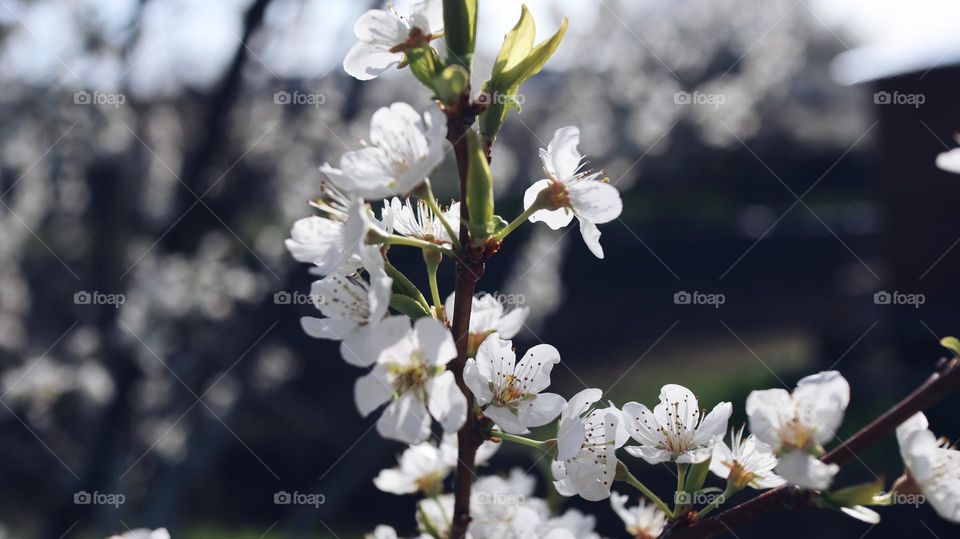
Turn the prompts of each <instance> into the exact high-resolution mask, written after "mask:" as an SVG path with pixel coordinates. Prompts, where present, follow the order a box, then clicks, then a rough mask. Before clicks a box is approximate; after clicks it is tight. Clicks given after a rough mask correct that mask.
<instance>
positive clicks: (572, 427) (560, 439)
mask: <svg viewBox="0 0 960 539" xmlns="http://www.w3.org/2000/svg"><path fill="white" fill-rule="evenodd" d="M568 406H569V403H568ZM586 438H587V429H586V427H585V426H584V424H583V421H581V420H580V419H579V418H576V417H575V418H573V419H569V420H567V421H563V420H561V421H560V428H559V429H558V431H557V458H559V459H561V460H567V459H571V458H573V457H574V456H575V455H576V454H577V453H579V452H580V448H581V447H582V446H583V441H584V440H585V439H586Z"/></svg>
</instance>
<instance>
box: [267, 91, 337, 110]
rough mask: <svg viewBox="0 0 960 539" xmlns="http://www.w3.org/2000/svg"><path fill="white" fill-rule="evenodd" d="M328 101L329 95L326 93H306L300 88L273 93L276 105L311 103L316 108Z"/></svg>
mask: <svg viewBox="0 0 960 539" xmlns="http://www.w3.org/2000/svg"><path fill="white" fill-rule="evenodd" d="M326 102H327V96H326V95H324V94H313V93H305V92H301V91H299V90H296V91H294V92H287V91H285V90H280V91H279V92H275V93H274V94H273V104H274V105H309V106H311V107H314V108H320V105H323V104H324V103H326Z"/></svg>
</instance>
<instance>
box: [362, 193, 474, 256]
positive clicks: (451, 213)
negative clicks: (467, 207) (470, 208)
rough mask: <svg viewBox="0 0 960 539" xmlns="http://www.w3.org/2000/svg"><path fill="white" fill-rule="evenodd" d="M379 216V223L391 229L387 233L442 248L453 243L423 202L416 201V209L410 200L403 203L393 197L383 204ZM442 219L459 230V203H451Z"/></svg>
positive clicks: (438, 220) (441, 224)
mask: <svg viewBox="0 0 960 539" xmlns="http://www.w3.org/2000/svg"><path fill="white" fill-rule="evenodd" d="M380 215H381V218H380V220H381V222H383V223H389V225H388V226H389V227H391V228H389V229H388V232H393V233H394V234H399V235H400V236H406V237H408V238H416V239H419V240H423V241H427V242H430V243H436V244H437V245H442V246H444V247H450V246H451V244H452V243H453V242H452V241H451V240H450V234H449V233H448V232H447V229H446V228H445V227H444V226H443V223H441V222H440V219H439V218H438V217H437V216H436V215H434V213H433V210H431V209H430V207H429V206H428V205H427V203H426V202H424V201H423V200H418V201H417V203H416V208H414V205H413V203H412V202H411V201H410V199H407V201H406V203H403V202H401V201H400V199H399V198H397V197H394V198H393V199H392V200H390V202H384V204H383V211H382V212H381V214H380ZM443 217H444V219H446V220H447V223H448V224H449V225H450V226H451V227H452V228H453V229H454V231H456V230H458V229H459V228H460V203H459V202H455V203H453V204H452V205H451V206H450V208H449V209H448V210H447V211H445V212H443Z"/></svg>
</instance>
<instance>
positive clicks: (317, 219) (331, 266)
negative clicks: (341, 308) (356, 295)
mask: <svg viewBox="0 0 960 539" xmlns="http://www.w3.org/2000/svg"><path fill="white" fill-rule="evenodd" d="M320 192H321V194H320V196H319V197H318V198H317V200H316V201H312V202H311V203H310V204H311V205H312V206H314V207H315V208H317V209H319V210H320V212H321V215H312V216H310V217H305V218H303V219H300V220H298V221H296V222H295V223H294V224H293V228H292V229H291V230H290V238H288V239H287V240H286V241H284V245H285V246H286V247H287V250H289V251H290V254H291V255H293V258H294V259H296V260H297V261H298V262H306V263H309V264H314V265H315V266H316V268H315V271H316V272H317V273H319V274H321V275H326V274H327V273H330V272H332V271H334V270H337V269H340V270H341V271H346V272H350V271H352V270H354V269H356V268H357V267H358V266H359V263H360V260H359V257H358V256H356V254H355V251H354V250H353V249H350V247H351V246H350V245H347V243H348V238H347V237H346V229H345V227H346V223H347V220H348V219H349V216H350V214H351V212H355V211H357V208H358V207H360V206H362V205H363V201H361V200H360V199H359V198H357V197H355V196H354V195H353V194H352V193H350V192H347V191H343V190H341V189H340V188H338V187H337V186H335V185H334V184H332V183H331V182H329V181H324V182H322V183H321V185H320Z"/></svg>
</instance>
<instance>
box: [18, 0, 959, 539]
mask: <svg viewBox="0 0 960 539" xmlns="http://www.w3.org/2000/svg"><path fill="white" fill-rule="evenodd" d="M401 4H402V2H401ZM480 4H481V13H480V26H481V35H480V44H479V51H480V53H479V54H478V58H477V61H476V77H477V80H476V81H475V84H476V85H479V83H480V82H482V80H483V74H484V73H488V72H489V69H490V66H491V65H492V57H493V56H494V55H495V54H496V51H497V50H498V48H499V45H500V42H501V40H502V36H503V34H504V33H505V32H506V31H507V30H508V29H509V28H510V27H511V26H512V25H513V23H514V22H515V21H516V19H517V17H518V16H519V12H520V2H518V1H515V0H483V1H481V2H480ZM529 4H530V6H531V8H532V10H533V12H534V15H535V17H536V20H537V22H538V25H539V30H540V35H541V36H543V37H545V36H547V35H549V34H551V33H552V32H553V31H554V29H555V28H556V27H557V25H558V24H559V21H560V19H561V18H562V17H564V16H567V17H570V18H571V26H570V31H569V33H568V35H567V38H566V40H565V41H564V43H563V45H562V46H561V48H560V50H559V52H558V54H557V56H556V57H555V59H554V60H553V61H551V63H550V64H548V66H547V69H546V70H545V71H544V72H543V73H542V74H541V75H539V76H537V77H535V78H534V79H533V80H532V81H531V82H530V83H528V84H526V85H525V86H524V87H523V88H522V90H521V96H520V99H522V105H523V112H522V114H519V115H518V114H515V113H511V115H510V117H509V120H508V123H507V126H506V128H505V130H504V132H503V134H502V136H501V138H500V140H499V141H498V144H497V146H496V148H495V151H494V158H493V168H494V172H495V174H496V177H497V181H498V190H497V192H498V197H499V199H498V210H499V213H501V214H502V215H505V216H508V217H509V216H513V215H515V214H516V213H517V212H518V211H519V210H520V209H521V196H522V193H523V191H524V190H525V188H526V187H527V186H528V185H529V184H530V183H531V182H532V181H535V180H537V179H539V178H540V177H541V174H542V172H541V165H540V161H539V159H538V157H537V148H539V147H545V146H546V143H547V141H549V140H550V138H551V136H552V134H553V131H554V130H555V129H557V128H559V127H561V126H565V125H570V124H576V125H578V126H580V127H581V129H582V133H583V135H582V143H581V150H582V151H584V152H585V153H587V154H589V155H590V159H591V163H592V164H593V165H594V166H595V167H603V168H605V169H606V170H607V172H608V175H609V177H610V180H611V181H612V182H613V183H614V184H615V185H616V186H617V187H618V188H619V189H620V190H621V191H622V193H623V196H624V202H625V210H624V212H623V215H622V217H621V219H619V220H617V221H614V222H612V223H610V224H608V225H606V226H604V227H602V232H603V238H602V242H603V244H604V247H605V250H606V253H607V258H606V260H603V261H600V260H597V259H595V258H594V257H593V256H592V255H590V253H589V252H588V251H587V249H586V248H585V246H584V245H583V244H582V241H581V240H580V238H579V234H577V233H573V234H568V232H569V231H570V230H573V228H570V229H568V230H564V231H559V232H552V231H550V230H548V229H547V228H546V227H544V226H528V227H524V228H523V229H521V232H519V233H517V234H515V235H514V236H513V237H511V241H510V242H508V243H507V245H506V246H505V247H504V249H503V251H502V252H501V254H499V255H498V256H497V257H496V258H495V259H494V260H493V261H492V263H491V264H490V265H489V269H488V272H487V275H486V277H485V278H484V280H483V282H482V285H481V288H482V289H483V290H486V291H489V292H495V291H500V292H502V293H503V294H505V295H504V296H502V297H506V298H510V299H511V301H512V302H513V303H514V304H522V305H523V306H527V307H530V308H531V310H532V315H531V318H530V319H529V320H528V323H527V327H526V328H525V329H524V331H523V332H522V333H521V334H520V336H519V337H518V338H517V339H516V344H517V346H518V347H519V348H520V349H522V350H523V349H526V348H527V347H529V346H532V345H534V344H537V343H539V342H548V343H551V344H553V345H555V346H557V347H558V348H559V349H560V351H561V354H562V357H563V362H562V363H561V366H559V367H557V368H556V369H555V370H554V377H553V380H554V385H555V386H556V388H557V390H558V391H559V392H561V393H563V394H567V395H570V394H572V393H574V392H576V391H578V390H580V389H582V388H583V387H585V386H596V387H600V388H603V389H605V390H606V391H607V392H608V396H609V398H611V399H613V400H614V401H615V402H617V403H623V402H625V401H627V400H639V401H642V402H647V403H650V402H653V401H655V400H656V395H657V393H658V391H659V387H660V385H661V384H663V383H667V382H676V383H682V384H685V385H687V386H689V387H691V388H693V389H694V390H695V391H696V392H697V393H698V395H699V396H700V399H701V405H702V406H705V407H708V408H710V407H712V406H713V405H714V404H715V403H716V402H717V401H718V400H720V399H723V400H730V401H733V403H734V407H735V410H736V412H735V419H736V421H738V422H739V421H742V420H743V401H744V399H745V397H746V395H747V393H748V392H749V391H750V390H751V389H759V388H767V387H780V386H787V387H791V388H792V387H793V385H794V384H795V382H796V380H797V379H799V378H800V377H801V376H803V375H805V374H809V373H811V372H815V371H818V370H822V369H829V368H836V369H839V370H840V371H841V372H842V373H843V374H844V375H845V376H846V377H847V378H848V379H849V380H850V381H851V383H852V386H853V400H852V404H851V407H850V410H849V412H848V415H847V419H846V421H845V424H844V427H843V429H842V432H841V435H842V436H846V435H848V434H850V433H852V432H853V431H854V430H856V429H857V428H859V427H860V426H862V425H864V424H865V423H866V422H867V421H869V420H870V418H871V417H873V416H874V415H876V414H877V413H879V412H880V411H882V410H884V409H885V408H887V407H888V406H889V405H890V404H892V403H893V402H895V401H896V400H898V399H899V398H901V396H903V395H905V394H906V393H907V392H908V391H910V390H911V389H912V388H913V387H914V386H915V385H917V384H918V383H920V382H921V381H922V380H923V379H924V378H925V377H926V376H927V375H928V374H929V373H930V372H931V370H932V369H933V366H934V365H935V363H936V361H937V359H938V358H939V357H940V356H941V355H942V351H941V350H940V349H939V347H938V345H937V341H938V339H939V338H940V337H942V336H945V335H950V334H956V333H958V332H960V317H958V316H957V311H956V305H957V301H958V300H960V291H958V289H957V288H956V287H955V286H954V283H953V282H952V280H953V278H954V277H955V276H956V275H957V274H958V271H960V249H957V248H956V247H957V244H958V243H960V227H958V225H960V214H958V212H957V211H956V208H957V201H958V200H960V177H957V176H952V175H950V174H948V173H945V172H942V171H939V170H937V169H936V168H935V166H934V158H935V156H936V155H937V154H938V153H939V152H942V151H945V150H946V149H948V148H951V147H953V146H955V145H956V143H955V142H954V141H953V137H952V135H953V133H954V131H955V130H957V129H960V105H958V100H957V96H958V95H960V69H958V68H957V67H956V66H957V65H958V64H960V35H958V34H957V31H956V29H957V28H958V23H960V5H958V4H957V3H956V2H951V1H949V0H943V1H934V0H914V1H912V2H909V3H903V2H898V1H896V0H882V1H878V0H870V1H867V0H833V1H828V0H767V1H764V2H758V1H747V0H644V1H631V0H582V1H579V2H572V1H571V2H560V1H547V0H530V1H529ZM371 7H377V8H382V7H383V6H382V5H381V3H380V2H370V1H367V0H354V1H350V2H347V1H344V0H218V1H210V0H99V1H97V0H37V1H26V0H0V115H2V118H3V120H2V122H0V141H2V144H0V404H2V406H0V440H2V441H0V448H2V449H0V451H2V453H0V457H2V458H0V478H2V479H0V523H2V524H0V537H2V538H22V537H40V538H54V539H56V538H60V537H103V536H105V535H107V534H109V533H112V532H117V531H124V530H125V529H127V528H128V527H129V528H136V527H141V526H151V527H158V526H166V527H168V528H169V529H170V530H171V532H172V534H173V535H174V537H178V538H180V537H191V538H192V537H196V538H200V537H204V538H207V537H251V538H262V537H342V538H347V537H359V536H361V535H362V533H364V532H365V531H369V530H372V529H373V527H374V526H375V525H376V524H377V523H381V522H384V523H390V524H393V525H394V526H396V527H397V528H398V530H400V531H401V532H405V533H410V532H412V531H413V529H414V527H415V524H414V521H413V515H414V510H413V507H414V498H412V497H395V496H391V495H387V494H383V493H380V492H379V491H377V490H376V489H375V488H374V487H373V484H372V478H373V477H374V475H375V474H376V473H377V472H378V471H379V470H380V469H381V468H384V467H387V466H391V465H393V464H394V463H395V462H396V460H395V459H396V456H397V455H398V454H399V452H400V451H401V450H402V446H400V445H398V444H394V443H391V442H386V441H384V440H382V439H380V438H379V437H378V436H377V435H376V433H375V432H374V431H372V430H371V427H372V425H373V421H372V420H363V419H361V418H360V417H359V415H358V414H357V412H356V410H355V408H354V406H353V404H352V383H353V380H354V379H355V378H356V377H357V376H358V375H359V372H358V371H357V370H356V369H353V368H351V367H349V366H347V365H346V364H344V363H343V362H342V361H341V360H340V358H339V354H338V351H337V346H336V345H335V343H330V342H325V341H317V340H313V339H311V338H309V337H307V336H306V335H305V334H303V333H302V331H301V329H300V326H299V322H298V320H299V318H300V317H301V316H303V315H310V314H312V313H313V312H315V309H314V308H313V307H312V306H311V305H309V304H308V303H307V301H306V300H307V298H306V296H305V294H306V293H307V291H308V290H309V284H310V281H311V277H310V275H309V274H308V273H307V267H306V266H304V265H301V264H296V263H295V262H294V261H293V260H292V258H291V257H290V256H289V255H288V254H287V253H286V252H285V250H284V247H283V239H284V238H285V237H286V236H287V234H288V231H289V228H290V226H291V224H292V223H293V222H294V221H295V220H296V219H298V218H301V217H304V216H306V215H309V214H310V208H309V207H308V206H307V204H306V201H307V200H309V199H310V198H312V197H314V196H316V195H317V193H318V188H319V184H320V180H321V176H320V173H319V172H318V170H317V168H318V166H319V165H320V164H321V163H323V162H324V161H331V162H334V163H336V162H337V160H338V159H339V156H340V154H341V153H342V152H343V151H345V150H346V149H350V148H355V147H357V144H358V143H357V139H358V138H359V137H362V136H366V134H367V129H368V122H369V117H370V115H371V114H372V112H373V111H374V110H375V109H376V108H378V107H380V106H383V105H385V104H389V103H391V102H393V101H398V100H403V101H407V102H409V103H412V104H414V106H415V107H417V108H419V109H426V108H428V107H430V106H431V103H430V101H429V96H428V95H426V92H425V91H424V90H422V89H421V88H420V87H419V86H418V85H417V84H416V83H415V82H414V79H413V78H412V77H411V76H410V74H409V73H406V72H397V73H390V74H389V75H388V76H384V77H382V78H380V79H378V80H376V81H373V82H369V83H363V84H361V83H359V82H358V81H356V80H353V79H351V78H349V77H348V76H347V75H346V74H345V73H344V72H343V70H342V67H341V65H340V62H341V61H342V58H343V56H344V54H345V52H346V51H347V50H348V48H349V47H350V46H351V45H352V44H353V42H354V37H353V34H352V26H353V21H354V20H355V19H356V17H357V16H358V15H359V14H360V13H362V12H363V11H364V10H365V9H368V8H371ZM432 178H433V181H434V185H435V186H436V188H437V189H438V191H439V194H440V195H441V197H440V198H443V199H445V200H449V199H450V197H452V196H453V186H454V184H455V179H454V178H455V173H454V170H453V168H452V163H450V162H448V163H446V164H445V165H444V166H443V167H442V168H441V169H440V170H439V171H438V172H436V173H435V174H433V175H432ZM395 262H397V261H396V260H395ZM399 262H400V263H401V264H403V265H402V266H401V267H405V268H407V269H408V273H410V274H411V275H419V273H420V270H419V265H418V261H417V257H416V256H413V255H411V256H409V257H408V258H406V259H402V258H401V259H400V260H399ZM401 264H398V265H401ZM444 273H445V275H444V280H443V282H442V283H441V284H442V286H443V289H444V293H448V292H449V291H450V286H451V284H452V268H450V267H447V268H446V271H445V272H444ZM424 280H425V279H424ZM513 306H515V305H510V306H508V307H513ZM958 402H960V396H958V397H955V398H952V399H950V400H949V401H948V402H944V403H943V404H941V405H940V406H938V407H937V408H935V409H933V410H932V411H931V413H930V415H931V417H932V420H933V423H934V425H935V430H936V431H937V432H938V433H939V434H943V435H946V436H947V437H949V438H953V439H956V438H957V437H958V436H960V419H957V417H956V416H955V415H954V416H951V414H950V413H949V411H950V410H951V409H955V407H956V405H957V403H958ZM896 455H897V449H896V445H895V442H893V441H892V440H890V441H888V442H887V443H885V444H883V445H882V446H879V447H877V448H876V449H875V450H873V451H871V452H870V453H868V454H865V455H863V456H862V460H861V461H860V462H857V463H855V464H853V465H851V466H849V467H848V468H847V469H845V470H844V472H843V474H842V475H841V479H840V481H842V482H843V483H847V484H849V483H853V482H854V481H858V480H867V479H872V478H874V477H878V476H882V477H885V478H886V479H887V480H888V481H890V480H893V479H895V478H896V477H897V476H898V475H899V474H900V473H901V471H902V470H901V464H900V462H899V459H898V458H897V456H896ZM495 462H497V464H496V466H495V467H494V468H492V470H491V471H494V472H495V471H505V470H507V469H508V467H509V466H511V465H516V466H521V467H523V468H524V469H529V471H530V473H531V474H537V473H539V472H538V469H537V468H536V467H534V468H532V469H531V465H532V464H533V462H534V461H533V459H532V458H531V456H530V455H529V454H527V453H525V452H523V451H519V450H514V448H513V447H508V448H505V449H504V450H503V451H501V452H500V456H499V457H498V460H497V461H495ZM631 464H633V465H634V468H635V469H637V470H639V471H640V472H641V473H638V475H640V477H641V478H643V479H644V480H645V481H648V482H649V484H651V485H652V486H654V487H655V490H662V491H667V490H668V489H670V488H672V485H673V484H674V481H675V480H674V478H673V476H672V475H671V471H670V470H669V469H667V468H662V469H661V468H644V467H642V466H641V465H640V464H639V463H638V462H631ZM547 484H548V483H547V482H546V481H544V480H543V479H542V478H541V479H540V483H539V488H540V492H541V493H542V494H544V495H546V493H547ZM278 491H290V492H292V491H300V492H312V493H322V494H323V495H324V499H325V503H324V504H323V505H320V506H319V507H312V506H292V505H277V504H274V503H273V496H274V493H276V492H278ZM84 492H86V493H94V492H98V493H113V494H122V495H123V497H124V503H123V504H121V505H119V506H117V507H114V506H110V505H96V504H83V503H75V496H77V494H78V493H84ZM741 496H742V497H744V498H745V497H746V495H745V494H742V495H741ZM568 505H569V506H575V507H581V508H584V509H586V510H588V511H590V512H592V513H594V514H596V515H597V519H598V530H599V531H600V532H601V533H603V534H604V535H606V536H613V537H618V536H619V537H622V536H624V533H623V531H622V525H621V523H620V522H619V520H618V519H617V518H616V517H615V516H614V514H613V512H612V511H611V510H610V508H609V505H608V504H606V503H599V504H594V505H589V504H584V503H582V501H576V500H574V501H571V502H569V504H568ZM773 533H776V536H777V537H798V538H799V537H809V536H811V535H813V534H816V535H817V536H818V537H823V538H833V537H862V536H864V535H865V534H868V533H869V534H870V535H869V536H870V537H874V538H879V537H903V536H905V535H911V536H917V537H926V536H939V537H953V536H955V535H956V529H955V528H951V527H950V526H949V525H948V524H946V523H944V522H943V521H941V520H940V519H939V518H937V517H936V515H935V514H934V513H933V512H932V510H930V509H929V508H927V507H920V508H919V509H918V508H914V507H902V508H893V509H891V510H888V511H884V521H883V523H881V525H879V526H877V527H875V528H870V527H869V526H867V525H864V524H861V523H858V522H855V521H853V520H851V519H848V518H846V517H844V516H842V515H840V514H839V513H836V514H831V513H825V512H821V513H818V514H817V515H816V516H815V517H814V516H812V515H811V514H809V513H794V514H781V515H778V516H776V517H770V518H767V519H764V520H762V521H759V522H756V523H754V524H752V525H750V526H747V527H744V528H743V529H742V530H737V531H736V535H737V536H738V537H742V538H751V537H753V538H761V537H770V536H771V534H773Z"/></svg>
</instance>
